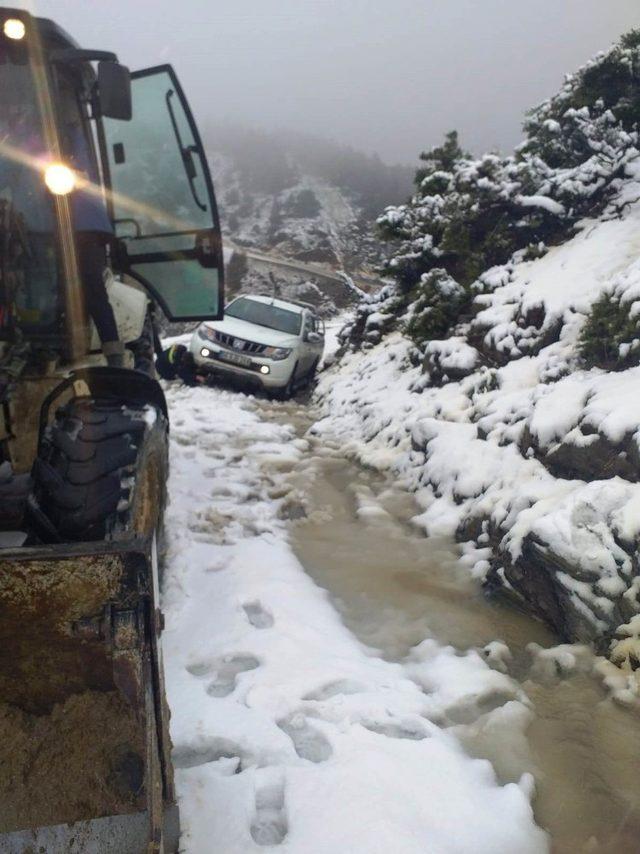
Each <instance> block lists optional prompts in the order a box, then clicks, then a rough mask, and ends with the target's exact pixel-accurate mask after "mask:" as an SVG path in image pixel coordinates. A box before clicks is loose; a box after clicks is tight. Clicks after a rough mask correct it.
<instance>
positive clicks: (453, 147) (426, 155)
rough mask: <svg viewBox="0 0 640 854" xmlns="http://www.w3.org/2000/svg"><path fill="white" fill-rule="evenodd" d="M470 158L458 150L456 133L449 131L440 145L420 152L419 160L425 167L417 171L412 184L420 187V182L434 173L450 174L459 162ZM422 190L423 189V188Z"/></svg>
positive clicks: (455, 131) (458, 144)
mask: <svg viewBox="0 0 640 854" xmlns="http://www.w3.org/2000/svg"><path fill="white" fill-rule="evenodd" d="M470 157H471V155H470V154H467V153H466V152H465V151H463V150H462V149H461V148H460V143H459V141H458V131H457V130H450V131H449V133H448V134H446V135H445V138H444V143H443V144H442V145H439V146H436V147H435V148H431V149H430V150H429V151H423V152H422V154H421V155H420V160H423V161H424V162H425V163H426V164H427V165H426V166H423V167H422V168H420V169H418V171H417V172H416V177H415V179H414V183H415V184H416V186H418V187H421V186H422V182H423V181H424V180H425V179H426V178H430V177H431V176H433V174H434V173H442V172H451V171H452V170H453V168H454V166H455V165H456V163H457V162H458V161H459V160H463V159H464V158H467V159H468V158H470ZM422 189H425V188H424V187H423V188H422Z"/></svg>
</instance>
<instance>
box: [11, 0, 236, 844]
mask: <svg viewBox="0 0 640 854" xmlns="http://www.w3.org/2000/svg"><path fill="white" fill-rule="evenodd" d="M223 304H224V303H223V260H222V245H221V238H220V228H219V223H218V215H217V211H216V203H215V197H214V193H213V187H212V183H211V177H210V174H209V169H208V166H207V160H206V157H205V153H204V150H203V146H202V142H201V139H200V136H199V134H198V130H197V127H196V125H195V122H194V119H193V116H192V114H191V110H190V109H189V105H188V103H187V101H186V99H185V96H184V94H183V91H182V89H181V87H180V84H179V82H178V80H177V78H176V75H175V73H174V71H173V69H172V68H171V66H169V65H162V66H158V67H156V68H149V69H145V70H143V71H136V72H134V73H130V72H129V70H128V69H127V68H125V67H124V66H123V65H121V64H120V63H119V62H118V61H117V58H116V56H115V55H114V54H112V53H108V52H105V51H102V50H100V51H98V50H85V49H81V48H80V47H79V46H78V45H77V44H76V43H75V42H74V41H73V39H72V38H71V37H70V36H69V35H67V34H66V33H65V32H64V31H63V30H62V29H61V28H60V27H59V26H57V25H56V24H55V23H53V22H52V21H49V20H44V19H39V18H35V17H33V16H31V15H30V14H28V13H26V12H24V11H21V10H17V9H9V8H1V9H0V852H11V854H17V852H35V851H45V852H66V851H73V852H95V854H137V852H147V854H148V852H173V851H176V850H177V848H178V838H179V817H178V810H177V806H176V803H175V797H174V790H173V780H172V769H171V758H170V749H171V744H170V740H169V732H168V710H167V705H166V701H165V696H164V687H163V674H162V660H161V652H160V634H161V630H162V615H161V612H160V609H159V585H160V582H161V570H162V554H163V545H162V518H163V509H164V504H165V498H166V481H167V474H168V454H167V435H168V413H167V406H166V402H165V398H164V395H163V392H162V389H161V387H160V385H159V383H158V382H157V379H156V377H155V372H154V359H153V356H154V346H155V347H157V345H158V336H157V334H156V331H155V327H154V324H155V318H156V312H157V311H158V310H162V311H163V312H164V314H165V315H166V317H167V318H169V319H170V320H172V321H200V320H217V319H220V318H221V317H222V313H223Z"/></svg>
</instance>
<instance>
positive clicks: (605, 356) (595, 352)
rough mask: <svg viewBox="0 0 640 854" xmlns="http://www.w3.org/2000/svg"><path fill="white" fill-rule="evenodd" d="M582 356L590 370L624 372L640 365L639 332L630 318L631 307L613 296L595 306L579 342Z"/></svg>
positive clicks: (604, 296)
mask: <svg viewBox="0 0 640 854" xmlns="http://www.w3.org/2000/svg"><path fill="white" fill-rule="evenodd" d="M579 351H580V355H581V356H582V358H583V359H584V361H585V362H586V363H587V365H589V366H590V367H594V366H595V367H599V368H605V369H607V370H622V369H623V368H628V367H630V366H631V365H637V364H639V363H640V329H639V328H638V321H637V319H634V318H631V317H630V316H629V304H628V303H623V302H621V301H620V300H619V299H617V298H616V296H615V295H614V294H604V295H603V296H602V297H601V298H600V299H599V300H598V302H596V303H594V305H593V307H592V309H591V312H590V314H589V317H588V319H587V322H586V323H585V325H584V327H583V329H582V333H581V335H580V341H579Z"/></svg>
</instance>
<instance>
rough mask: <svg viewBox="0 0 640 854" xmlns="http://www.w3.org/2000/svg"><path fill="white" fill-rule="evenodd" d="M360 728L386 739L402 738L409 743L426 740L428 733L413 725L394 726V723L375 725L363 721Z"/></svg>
mask: <svg viewBox="0 0 640 854" xmlns="http://www.w3.org/2000/svg"><path fill="white" fill-rule="evenodd" d="M362 726H363V727H364V728H365V729H368V730H369V731H370V732H375V733H377V734H378V735H384V736H386V737H387V738H403V739H408V740H409V741H422V739H423V738H427V737H428V735H429V733H427V732H425V731H424V730H423V729H422V728H421V727H419V726H415V725H413V724H408V725H404V724H394V723H383V724H381V723H375V722H367V723H365V722H364V721H363V723H362Z"/></svg>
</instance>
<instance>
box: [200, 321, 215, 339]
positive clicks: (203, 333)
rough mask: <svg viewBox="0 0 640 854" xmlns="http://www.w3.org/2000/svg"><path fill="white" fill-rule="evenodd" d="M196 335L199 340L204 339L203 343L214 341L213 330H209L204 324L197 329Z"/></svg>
mask: <svg viewBox="0 0 640 854" xmlns="http://www.w3.org/2000/svg"><path fill="white" fill-rule="evenodd" d="M198 335H199V336H200V337H201V338H204V340H205V341H215V340H216V333H215V332H214V331H213V329H209V327H208V326H205V325H204V324H203V325H202V326H199V327H198Z"/></svg>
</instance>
